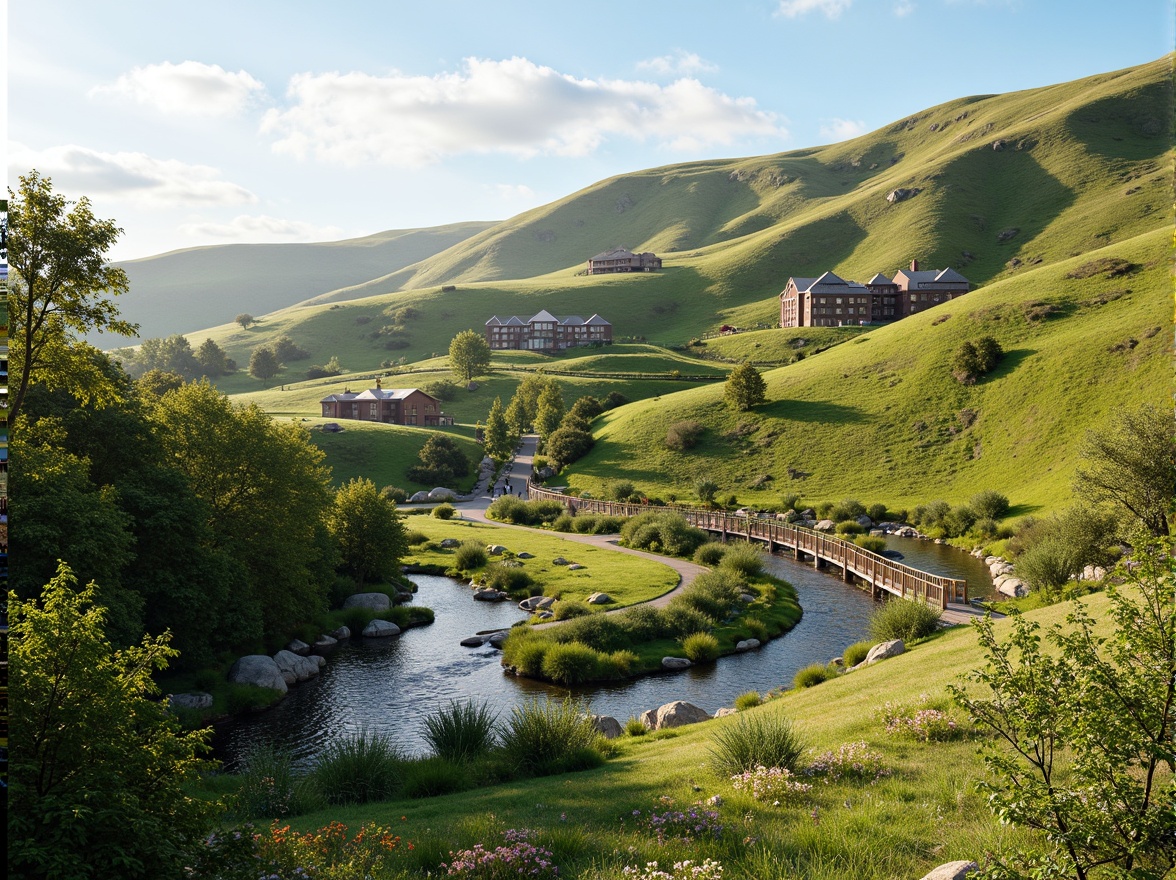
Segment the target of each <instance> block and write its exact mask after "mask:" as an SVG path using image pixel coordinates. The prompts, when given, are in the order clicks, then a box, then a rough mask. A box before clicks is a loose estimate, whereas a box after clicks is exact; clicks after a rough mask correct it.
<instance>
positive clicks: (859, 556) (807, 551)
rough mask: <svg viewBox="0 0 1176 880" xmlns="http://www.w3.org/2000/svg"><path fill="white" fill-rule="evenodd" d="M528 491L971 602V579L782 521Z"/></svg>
mask: <svg viewBox="0 0 1176 880" xmlns="http://www.w3.org/2000/svg"><path fill="white" fill-rule="evenodd" d="M529 492H530V497H531V498H532V499H537V500H538V499H542V500H551V501H558V502H559V503H560V504H563V505H564V506H566V507H567V508H568V510H569V511H571V512H572V513H603V514H606V515H608V516H623V517H630V516H636V515H637V514H639V513H648V512H649V511H657V510H672V511H674V512H675V513H679V514H681V515H682V516H683V517H684V518H685V520H686V521H687V522H688V523H690V524H691V525H693V526H697V527H698V528H700V529H704V530H705V531H708V532H714V533H717V534H719V535H721V536H722V537H723V539H724V540H726V539H727V538H729V537H736V538H744V539H746V540H748V541H762V542H764V543H765V544H766V545H767V547H768V550H769V551H774V550H776V549H778V548H787V549H789V550H791V551H793V552H794V553H795V554H796V558H797V559H798V560H802V559H804V558H805V557H810V558H812V560H813V561H814V564H815V565H816V566H817V567H818V568H819V567H821V566H822V565H825V564H832V565H836V566H837V567H838V568H840V569H841V572H842V577H843V578H844V579H845V580H846V581H852V580H854V579H855V578H856V579H858V580H861V581H864V582H865V583H868V584H869V585H870V587H871V589H872V591H875V592H876V591H879V590H885V591H886V592H888V593H891V594H893V595H895V596H900V597H902V598H904V599H916V600H919V601H921V602H926V603H927V604H928V605H931V606H933V607H935V608H938V609H939V610H941V611H942V610H944V609H945V608H947V605H948V603H949V602H959V603H965V604H966V603H967V601H968V582H967V581H966V580H958V579H956V578H949V577H943V576H942V575H937V574H930V573H929V572H925V571H920V570H919V569H917V568H912V567H911V566H909V565H903V564H902V563H901V562H895V561H894V560H893V559H887V558H886V557H885V556H880V555H879V554H877V553H873V552H871V551H870V550H866V549H864V548H862V547H859V546H857V545H856V544H853V543H851V542H850V541H846V540H844V539H842V538H838V537H837V536H835V535H827V534H824V533H823V532H816V531H813V530H812V529H807V528H804V527H803V526H797V525H793V524H792V523H786V522H781V521H780V520H774V519H758V518H756V517H747V516H735V515H734V514H730V513H724V512H720V511H713V510H697V509H695V508H690V507H677V506H673V505H670V506H667V507H651V506H650V505H648V504H628V503H624V502H618V501H603V500H601V499H597V498H578V497H576V496H574V495H565V494H563V493H562V492H556V491H554V490H552V489H547V488H544V487H543V486H534V485H533V486H531V487H530V489H529Z"/></svg>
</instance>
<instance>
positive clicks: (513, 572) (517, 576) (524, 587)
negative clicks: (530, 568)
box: [482, 563, 535, 597]
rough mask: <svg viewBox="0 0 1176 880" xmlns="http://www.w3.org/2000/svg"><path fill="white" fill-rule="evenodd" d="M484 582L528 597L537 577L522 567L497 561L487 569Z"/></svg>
mask: <svg viewBox="0 0 1176 880" xmlns="http://www.w3.org/2000/svg"><path fill="white" fill-rule="evenodd" d="M482 583H483V585H484V586H487V587H490V588H491V589H493V590H501V591H502V592H504V593H510V594H511V595H512V596H515V595H521V596H523V597H526V596H529V595H530V594H531V586H532V584H534V583H535V579H534V578H533V577H531V576H530V575H529V574H527V572H526V571H524V570H523V569H521V568H512V567H510V566H507V565H503V564H501V563H496V564H495V565H491V566H490V567H489V568H487V569H486V577H485V578H484V579H483V581H482Z"/></svg>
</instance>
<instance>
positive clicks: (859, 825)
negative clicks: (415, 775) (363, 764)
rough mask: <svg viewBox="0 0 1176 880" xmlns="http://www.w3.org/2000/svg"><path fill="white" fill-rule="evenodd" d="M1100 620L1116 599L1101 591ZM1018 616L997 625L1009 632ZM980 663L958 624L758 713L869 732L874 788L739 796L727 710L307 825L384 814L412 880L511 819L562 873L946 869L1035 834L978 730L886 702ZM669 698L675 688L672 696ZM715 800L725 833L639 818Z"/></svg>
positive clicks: (819, 742) (825, 740) (812, 875)
mask: <svg viewBox="0 0 1176 880" xmlns="http://www.w3.org/2000/svg"><path fill="white" fill-rule="evenodd" d="M1089 602H1090V604H1091V606H1092V612H1093V613H1094V614H1095V616H1096V617H1097V616H1099V615H1100V612H1101V610H1102V608H1103V607H1104V605H1105V597H1102V596H1094V597H1091V598H1090V600H1089ZM1068 610H1069V606H1068V604H1062V605H1058V606H1053V607H1051V608H1047V609H1042V610H1039V611H1034V612H1031V617H1032V618H1033V619H1036V620H1038V621H1040V622H1042V623H1043V624H1045V625H1050V624H1052V623H1055V622H1060V621H1061V620H1063V619H1064V617H1065V614H1066V613H1067V611H1068ZM1007 627H1008V624H1007V623H1001V622H998V624H997V631H998V633H1002V632H1004V631H1005V630H1006V629H1007ZM979 665H982V655H981V652H980V650H979V648H978V645H977V642H976V638H975V636H974V634H973V633H972V632H971V631H970V629H968V628H964V627H960V628H956V629H953V630H950V631H946V632H944V633H942V634H941V635H939V636H937V637H935V638H933V639H931V640H929V641H927V642H924V643H922V644H920V645H918V646H916V647H915V648H913V649H912V650H911V651H909V652H908V653H907V654H905V655H903V656H900V657H897V658H894V659H892V660H887V661H885V662H883V663H879V664H876V665H874V666H871V667H868V668H866V669H862V670H859V671H857V672H854V673H852V674H850V675H845V676H842V677H840V678H836V679H833V680H830V681H828V682H825V683H824V684H821V685H818V686H816V687H813V688H810V689H808V690H804V691H799V692H790V693H787V694H784V695H783V696H781V697H779V698H777V699H774V700H771V701H769V702H768V703H766V704H765V705H763V706H760V707H758V708H754V709H749V710H747V711H748V712H750V713H756V714H760V715H763V716H768V715H775V714H783V715H785V716H787V717H788V718H789V719H791V720H792V722H793V724H794V725H795V727H796V729H797V731H798V732H799V733H800V735H801V736H802V737H803V738H804V740H805V742H806V743H807V745H808V746H809V749H810V751H809V753H808V754H807V755H806V757H805V758H802V764H803V763H805V762H806V761H807V760H811V757H812V754H813V753H814V752H823V751H826V750H830V749H836V748H838V747H839V746H840V745H842V744H845V743H849V742H857V741H864V742H866V743H867V744H868V745H869V747H870V748H871V749H873V750H875V751H877V752H878V753H880V754H881V756H882V759H883V763H884V764H885V766H886V767H888V768H889V769H890V771H891V774H890V775H889V776H887V777H885V778H882V779H879V780H878V781H875V782H871V783H864V782H846V781H833V782H830V783H828V784H823V783H821V782H820V781H816V784H814V786H813V789H812V791H811V792H810V793H809V794H808V795H806V796H805V797H803V798H801V799H799V800H796V801H795V802H793V801H791V800H790V801H789V802H788V803H785V804H783V805H781V806H772V805H771V804H769V803H766V802H763V801H755V800H752V799H751V797H750V796H748V795H746V794H744V793H741V792H737V791H735V790H734V788H733V786H732V785H731V782H730V780H728V779H725V778H721V777H719V776H718V775H716V774H715V773H714V772H713V771H712V769H711V762H710V748H711V744H712V741H713V737H714V735H715V732H716V730H717V729H718V728H719V727H720V726H724V725H730V724H733V723H736V722H737V720H738V719H737V718H727V719H720V720H716V721H710V722H705V723H703V724H698V725H693V726H690V727H686V728H680V729H678V730H675V731H668V732H663V733H655V734H652V735H649V736H645V737H638V738H632V737H622V738H621V739H619V740H616V741H614V743H615V748H616V754H615V756H614V757H613V758H612V759H611V760H610V761H609V762H608V763H607V764H606V765H605V766H603V767H600V768H598V769H595V770H590V771H586V772H582V773H575V774H568V775H564V776H556V777H548V778H543V779H535V780H529V781H520V782H513V783H510V784H507V785H501V786H496V787H491V788H486V789H480V790H477V791H474V792H466V793H463V794H459V795H452V796H445V797H439V798H433V799H426V800H397V801H389V802H386V803H378V804H368V805H366V806H364V807H362V808H348V807H338V808H333V809H330V810H323V811H320V812H317V813H313V814H308V815H305V816H300V817H298V818H297V819H295V820H293V822H292V824H293V825H294V826H295V827H296V828H301V829H311V828H317V827H320V826H322V825H326V824H327V823H328V822H331V821H339V822H343V823H345V824H347V825H349V826H352V827H356V828H358V827H359V825H361V824H362V823H363V822H366V821H376V822H378V823H382V824H386V825H388V826H391V827H392V828H393V829H394V830H395V832H396V833H397V834H399V835H401V836H402V837H403V838H404V840H406V841H411V842H412V844H413V848H412V850H411V851H410V850H408V849H407V848H402V849H401V850H399V851H398V853H397V854H396V864H398V865H399V867H400V868H401V869H402V872H403V873H402V876H404V877H413V876H423V875H425V874H426V873H427V872H433V874H434V876H435V875H436V873H437V871H438V866H439V865H440V864H441V863H442V862H448V861H449V853H450V851H453V850H458V849H461V848H468V847H472V846H474V845H475V844H478V843H482V844H485V845H486V846H487V847H490V848H492V847H493V846H495V845H496V844H497V843H500V842H501V832H502V831H503V830H505V829H508V828H530V829H534V830H535V831H536V832H537V834H538V840H539V842H541V843H542V844H543V845H545V846H547V847H548V848H549V849H550V850H551V851H552V852H553V854H554V856H555V861H556V863H557V864H558V865H559V866H560V876H563V877H582V878H600V880H619V878H620V877H621V872H622V869H623V868H624V867H625V866H644V865H645V863H646V862H648V861H652V860H658V861H659V862H660V863H661V864H662V866H663V867H667V866H668V864H669V863H672V862H674V861H676V860H681V859H684V858H689V859H692V860H694V861H695V862H696V863H698V862H701V861H702V860H703V859H704V858H708V857H710V858H716V859H718V860H720V861H721V862H722V863H723V865H724V868H725V872H724V875H723V876H724V878H725V880H742V878H748V880H751V878H755V880H775V878H785V877H788V878H793V877H800V878H809V880H835V878H836V880H841V878H845V877H855V878H863V880H873V878H878V880H882V878H892V877H919V876H922V875H923V874H924V873H925V872H926V871H928V870H929V869H930V868H931V867H933V866H934V865H937V864H940V863H943V862H948V861H953V860H956V859H977V860H980V859H982V858H983V856H984V854H985V853H986V852H992V851H997V850H1000V849H1003V848H1006V847H1008V846H1011V845H1013V844H1014V843H1016V842H1018V841H1021V842H1024V840H1025V838H1026V837H1027V834H1026V832H1023V831H1020V830H1017V829H1012V828H1008V827H1005V826H1001V825H1000V824H999V823H998V822H997V821H996V820H995V819H994V818H993V817H992V816H991V814H990V813H989V812H988V809H987V807H986V804H985V802H984V799H983V798H982V797H981V796H980V795H979V794H978V793H977V790H976V782H977V781H979V780H980V779H982V778H984V774H985V771H984V768H983V765H982V763H981V762H980V759H979V757H978V755H977V741H976V736H977V735H976V734H974V733H971V734H969V735H968V736H967V737H965V738H962V739H959V740H955V741H950V742H939V743H930V744H921V743H917V742H915V741H913V740H908V739H896V738H894V737H893V736H892V735H889V734H887V733H886V732H885V729H884V725H883V723H882V721H881V720H880V717H879V714H878V713H879V710H881V709H882V707H883V706H884V705H885V704H886V703H887V702H896V703H908V704H914V703H917V702H918V701H919V700H920V699H921V697H922V695H927V696H928V697H930V698H931V699H933V700H941V699H943V697H944V695H945V692H946V686H947V685H948V684H949V683H952V682H954V681H956V678H957V676H958V675H959V674H960V673H962V672H964V671H966V670H968V669H971V668H974V667H976V666H979ZM666 698H667V700H668V699H671V698H672V693H670V692H667V695H666ZM715 796H718V797H719V798H720V799H721V803H720V804H718V805H717V806H706V805H705V804H704V808H706V809H715V810H717V812H718V814H719V815H718V820H717V821H718V822H720V823H721V824H722V825H723V829H724V830H723V831H722V833H721V834H720V835H719V837H718V838H715V839H712V838H705V839H699V840H695V841H690V842H682V841H678V840H668V841H667V842H666V843H664V844H660V843H658V841H657V839H656V837H655V836H654V835H653V834H652V833H651V832H650V831H649V830H648V828H647V827H645V826H644V825H643V824H641V823H640V822H639V821H638V818H639V817H638V816H636V815H635V813H640V814H641V816H642V817H646V816H648V814H649V812H650V811H656V812H659V813H661V812H664V811H666V810H670V809H679V810H684V809H687V808H688V807H689V806H690V805H693V804H696V803H703V802H705V801H707V800H708V799H710V798H713V797H715Z"/></svg>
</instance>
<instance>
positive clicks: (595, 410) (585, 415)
mask: <svg viewBox="0 0 1176 880" xmlns="http://www.w3.org/2000/svg"><path fill="white" fill-rule="evenodd" d="M602 412H604V404H603V403H601V402H600V401H599V400H597V399H596V398H595V397H593V396H592V395H590V394H586V395H584V396H583V397H577V398H576V402H575V403H573V404H572V408H571V409H570V410H568V414H569V415H571V414H575V415H576V416H578V417H579V418H581V419H583V420H584V421H585V422H589V423H590V422H591V421H592V420H593V419H594V418H596V417H597V416H598V415H600V414H601V413H602Z"/></svg>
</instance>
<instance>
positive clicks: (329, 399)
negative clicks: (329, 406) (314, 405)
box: [319, 391, 356, 403]
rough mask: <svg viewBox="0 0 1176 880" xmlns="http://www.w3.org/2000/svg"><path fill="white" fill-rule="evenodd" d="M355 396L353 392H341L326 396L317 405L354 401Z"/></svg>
mask: <svg viewBox="0 0 1176 880" xmlns="http://www.w3.org/2000/svg"><path fill="white" fill-rule="evenodd" d="M355 398H356V394H355V392H353V391H342V392H340V393H339V394H328V395H327V396H326V397H324V398H323V399H322V400H320V401H319V403H345V402H347V401H348V400H355Z"/></svg>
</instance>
